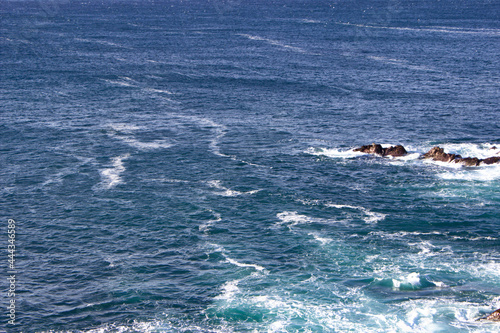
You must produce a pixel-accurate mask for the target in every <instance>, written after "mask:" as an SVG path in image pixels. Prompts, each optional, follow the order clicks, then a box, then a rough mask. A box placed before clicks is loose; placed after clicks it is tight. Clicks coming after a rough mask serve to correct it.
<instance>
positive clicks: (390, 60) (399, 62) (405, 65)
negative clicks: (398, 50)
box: [367, 56, 441, 72]
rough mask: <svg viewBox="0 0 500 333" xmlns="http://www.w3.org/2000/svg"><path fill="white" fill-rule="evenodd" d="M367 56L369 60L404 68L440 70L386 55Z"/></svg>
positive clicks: (428, 70) (427, 70)
mask: <svg viewBox="0 0 500 333" xmlns="http://www.w3.org/2000/svg"><path fill="white" fill-rule="evenodd" d="M367 58H368V59H371V60H375V61H379V62H382V63H384V64H389V65H395V66H398V67H402V68H406V69H412V70H417V71H426V72H441V71H440V70H438V69H435V68H431V67H427V66H421V65H412V64H410V63H409V62H408V61H406V60H400V59H393V58H387V57H381V56H368V57H367Z"/></svg>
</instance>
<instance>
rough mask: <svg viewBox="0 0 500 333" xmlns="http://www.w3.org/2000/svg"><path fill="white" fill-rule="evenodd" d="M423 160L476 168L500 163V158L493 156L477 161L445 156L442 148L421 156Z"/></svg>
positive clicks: (475, 159) (433, 149)
mask: <svg viewBox="0 0 500 333" xmlns="http://www.w3.org/2000/svg"><path fill="white" fill-rule="evenodd" d="M422 157H423V158H431V159H432V160H434V161H441V162H454V163H460V164H463V165H465V166H472V167H473V166H478V165H480V164H494V163H500V157H497V156H494V157H488V158H485V159H479V158H477V157H462V156H460V155H455V154H447V153H445V152H444V149H443V148H440V147H434V148H432V149H431V150H429V151H428V152H427V153H425V154H424V155H422Z"/></svg>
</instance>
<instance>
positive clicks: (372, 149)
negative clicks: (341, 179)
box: [354, 143, 384, 155]
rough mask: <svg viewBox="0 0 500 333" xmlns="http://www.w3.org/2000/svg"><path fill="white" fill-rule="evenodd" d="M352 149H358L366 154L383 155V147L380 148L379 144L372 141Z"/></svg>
mask: <svg viewBox="0 0 500 333" xmlns="http://www.w3.org/2000/svg"><path fill="white" fill-rule="evenodd" d="M354 151H359V152H362V153H366V154H377V155H383V152H384V149H383V148H382V146H381V145H378V144H375V143H372V144H371V145H368V146H361V147H360V148H356V149H354Z"/></svg>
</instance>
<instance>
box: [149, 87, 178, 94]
mask: <svg viewBox="0 0 500 333" xmlns="http://www.w3.org/2000/svg"><path fill="white" fill-rule="evenodd" d="M145 90H146V91H151V92H155V93H162V94H167V95H173V94H174V93H173V92H171V91H169V90H163V89H154V88H146V89H145Z"/></svg>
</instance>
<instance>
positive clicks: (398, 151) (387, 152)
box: [354, 143, 408, 157]
mask: <svg viewBox="0 0 500 333" xmlns="http://www.w3.org/2000/svg"><path fill="white" fill-rule="evenodd" d="M354 151H359V152H362V153H366V154H376V155H381V156H395V157H397V156H404V155H406V154H408V152H407V151H406V149H405V148H404V147H403V146H401V145H397V146H391V147H389V148H382V146H381V145H379V144H376V143H372V144H371V145H367V146H361V147H360V148H355V149H354Z"/></svg>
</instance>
